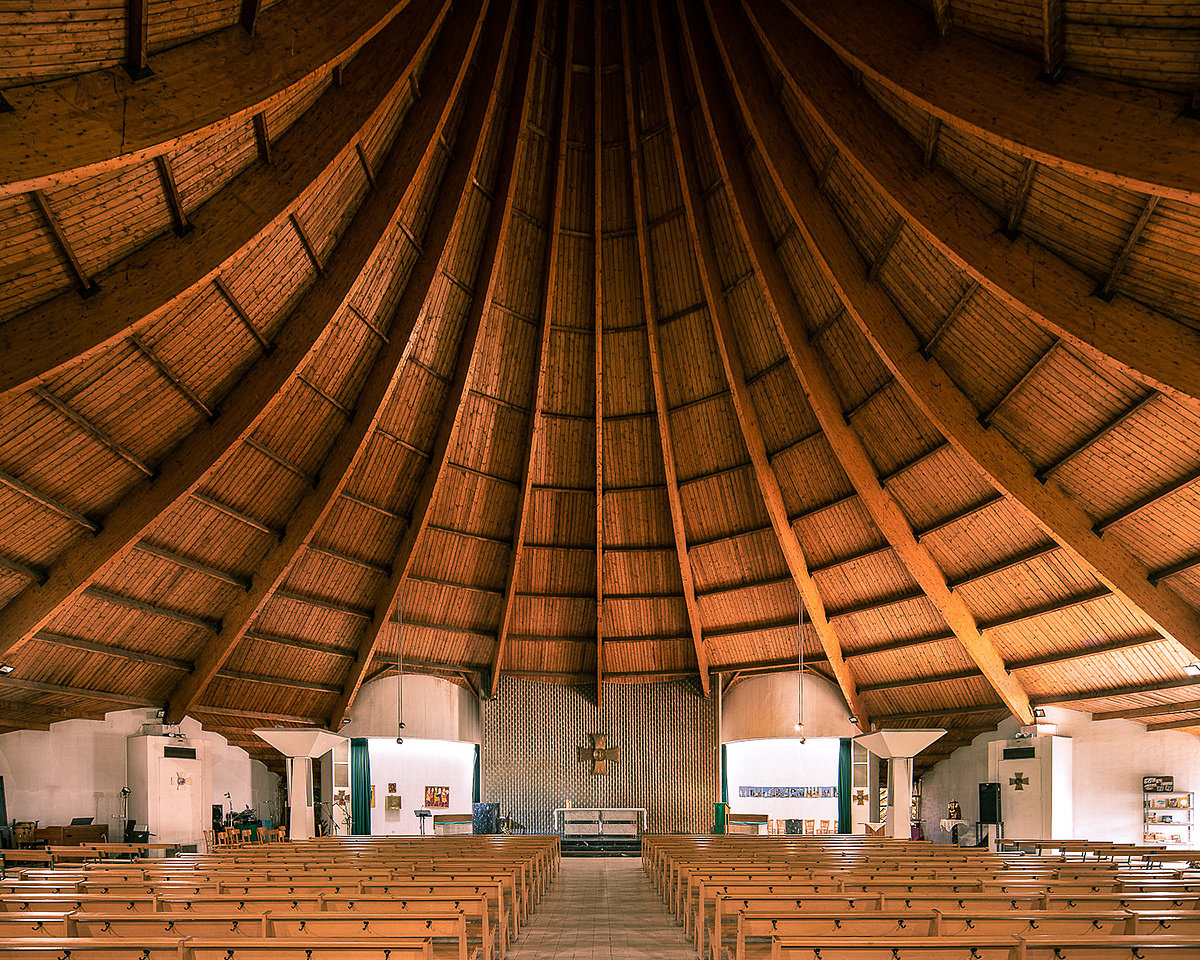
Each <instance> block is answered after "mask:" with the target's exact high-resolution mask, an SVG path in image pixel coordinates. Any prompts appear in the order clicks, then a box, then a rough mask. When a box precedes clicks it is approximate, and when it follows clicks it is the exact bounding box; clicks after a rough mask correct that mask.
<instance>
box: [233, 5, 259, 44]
mask: <svg viewBox="0 0 1200 960" xmlns="http://www.w3.org/2000/svg"><path fill="white" fill-rule="evenodd" d="M261 12H262V0H242V9H241V12H240V14H239V16H238V22H239V23H241V25H242V28H243V29H244V30H245V31H246V32H247V33H248V34H250V36H252V37H253V36H254V32H255V29H256V28H257V26H258V15H259V14H260V13H261Z"/></svg>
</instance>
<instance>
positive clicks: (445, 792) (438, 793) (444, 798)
mask: <svg viewBox="0 0 1200 960" xmlns="http://www.w3.org/2000/svg"><path fill="white" fill-rule="evenodd" d="M425 806H427V807H441V808H445V807H448V806H450V788H449V787H426V788H425Z"/></svg>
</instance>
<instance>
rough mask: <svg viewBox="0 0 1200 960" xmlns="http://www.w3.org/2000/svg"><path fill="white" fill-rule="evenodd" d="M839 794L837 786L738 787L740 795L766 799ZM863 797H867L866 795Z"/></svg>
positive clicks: (834, 795) (814, 797)
mask: <svg viewBox="0 0 1200 960" xmlns="http://www.w3.org/2000/svg"><path fill="white" fill-rule="evenodd" d="M837 795H838V789H837V787H815V786H814V787H738V796H739V797H758V798H760V799H765V800H781V799H793V800H794V799H801V800H817V799H830V798H835V797H837ZM863 799H864V800H865V799H866V797H865V795H864V798H863Z"/></svg>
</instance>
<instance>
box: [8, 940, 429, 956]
mask: <svg viewBox="0 0 1200 960" xmlns="http://www.w3.org/2000/svg"><path fill="white" fill-rule="evenodd" d="M385 951H386V956H387V957H388V960H433V946H432V944H431V942H430V941H429V940H412V939H400V938H395V939H393V938H381V939H379V940H340V939H332V940H325V939H323V940H316V939H310V938H296V939H288V938H281V937H274V938H269V939H260V938H251V937H244V938H237V939H236V940H234V941H231V940H229V939H227V938H221V939H203V940H201V939H190V938H178V937H177V938H161V937H160V938H156V939H153V940H139V941H136V945H133V944H130V943H122V942H121V941H120V940H119V939H117V938H115V937H102V938H85V937H77V938H72V939H65V940H57V941H48V940H45V941H43V940H34V939H29V940H0V957H4V958H10V957H11V958H21V960H63V958H64V957H70V958H72V960H381V958H382V957H383V956H384V955H385V953H384V952H385Z"/></svg>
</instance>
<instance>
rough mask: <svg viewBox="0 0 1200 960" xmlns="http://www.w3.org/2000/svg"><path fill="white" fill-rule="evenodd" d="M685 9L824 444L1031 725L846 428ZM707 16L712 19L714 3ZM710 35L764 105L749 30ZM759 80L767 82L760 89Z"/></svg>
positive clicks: (737, 200)
mask: <svg viewBox="0 0 1200 960" xmlns="http://www.w3.org/2000/svg"><path fill="white" fill-rule="evenodd" d="M679 7H680V17H681V20H682V22H683V25H684V31H683V32H684V37H685V39H686V40H687V48H688V51H689V53H690V55H691V56H692V69H693V74H694V76H695V80H696V86H697V89H698V90H699V100H700V105H701V107H702V108H703V112H704V115H705V119H706V121H707V123H708V125H709V126H708V129H709V133H710V135H711V137H712V141H713V145H714V148H715V152H716V155H717V162H718V164H719V165H720V166H721V168H722V175H723V179H724V181H725V184H726V188H727V189H728V190H729V191H730V194H731V206H732V209H733V212H734V219H735V221H736V223H737V226H738V228H739V232H740V233H741V235H742V239H743V241H744V242H745V244H746V247H747V249H748V250H749V251H750V255H751V259H752V261H753V263H754V267H755V270H756V272H757V273H758V274H759V276H760V277H761V278H762V281H763V285H764V287H765V288H766V291H767V301H768V303H769V304H770V305H771V312H772V314H773V316H774V319H775V323H776V325H777V326H778V328H779V332H780V336H781V338H782V340H783V342H784V344H785V345H786V347H787V352H788V355H789V358H790V360H791V362H792V366H793V368H794V369H795V371H796V375H797V377H799V379H800V383H801V384H802V385H803V387H804V392H805V394H806V395H807V396H808V399H809V402H810V403H811V405H812V408H813V412H814V413H815V414H816V417H817V419H818V421H819V422H820V424H821V429H822V430H824V432H825V437H826V438H827V439H828V441H829V444H830V446H831V447H832V448H833V450H834V453H835V454H837V457H838V460H839V461H840V462H841V465H842V468H843V469H844V470H845V471H846V474H847V476H849V478H850V481H851V483H853V485H854V488H855V490H857V491H858V495H859V497H860V498H861V499H862V501H863V503H864V504H865V505H866V507H867V510H868V511H869V512H870V514H871V517H872V519H873V520H874V521H875V523H876V525H877V526H878V527H879V529H880V531H881V532H882V533H883V535H884V536H885V537H886V538H887V541H888V543H890V544H891V545H892V548H893V549H894V550H895V551H896V553H897V555H898V556H899V557H900V559H901V560H902V561H903V563H904V565H905V566H906V567H907V568H908V571H909V573H911V574H912V576H913V579H914V580H916V581H917V583H918V584H920V586H921V589H922V590H923V591H924V592H925V595H926V596H927V597H928V598H929V600H930V601H931V602H932V603H933V605H934V606H935V607H936V608H937V610H938V612H939V613H940V614H941V616H942V619H944V620H945V621H946V623H947V624H948V625H949V626H950V628H951V630H953V632H954V635H955V636H956V637H957V638H958V641H959V642H960V643H961V644H962V645H963V648H964V649H965V650H966V651H967V653H968V654H969V655H970V656H971V659H972V660H974V661H975V663H976V664H977V665H978V667H979V669H980V670H981V671H982V672H983V674H984V676H986V677H987V679H988V682H989V683H990V684H991V685H992V687H993V688H994V689H995V690H996V692H997V693H998V694H999V695H1000V697H1001V698H1002V699H1003V700H1004V702H1005V704H1007V706H1008V708H1009V709H1010V710H1011V711H1012V713H1013V715H1014V716H1016V717H1017V718H1018V719H1020V720H1021V721H1022V722H1023V723H1031V722H1032V721H1033V711H1032V709H1031V708H1030V706H1029V696H1028V694H1026V692H1025V690H1024V689H1023V688H1022V686H1021V684H1020V682H1019V681H1018V680H1017V679H1016V678H1015V677H1013V676H1012V675H1011V674H1010V673H1008V671H1007V670H1006V669H1005V667H1004V661H1003V660H1002V659H1001V658H1000V656H999V654H997V653H996V649H995V647H994V646H992V644H991V643H990V641H988V640H987V639H986V638H985V637H983V636H982V631H981V630H980V629H979V627H978V625H977V623H976V621H975V617H974V615H973V614H972V613H971V611H970V610H969V609H968V608H967V605H966V604H965V603H964V602H963V600H962V597H961V596H960V595H959V594H957V593H954V592H952V591H951V590H950V589H949V587H948V586H947V585H946V577H945V574H943V573H942V571H941V569H940V568H939V567H938V565H937V563H936V561H935V560H934V559H933V556H932V554H930V552H929V550H928V548H927V547H925V546H924V545H922V544H921V543H920V542H919V541H918V540H917V538H916V537H915V536H913V531H912V527H911V525H910V524H909V522H908V519H907V518H906V517H905V516H904V514H903V513H902V512H901V510H900V506H899V505H898V504H897V503H896V501H895V499H894V498H893V496H892V495H891V494H890V493H889V492H888V491H887V490H886V489H885V488H884V487H883V485H882V484H881V483H880V482H879V477H878V475H877V474H876V472H875V468H874V467H873V466H872V464H871V461H870V458H869V457H868V455H867V452H866V450H865V449H864V447H863V445H862V441H861V440H860V439H859V437H858V435H857V434H855V432H854V430H853V428H852V427H851V426H850V424H849V422H848V421H849V419H850V418H849V417H846V416H844V415H843V413H842V411H841V407H840V406H839V404H838V401H837V395H836V393H835V392H834V388H833V384H832V382H831V381H830V379H829V376H828V375H827V374H826V372H825V370H824V367H823V365H822V364H821V361H820V359H819V357H818V356H817V353H816V350H815V349H814V348H813V347H812V346H811V344H810V343H809V341H808V337H807V336H806V334H805V331H804V325H803V323H802V321H801V319H800V315H799V310H798V308H797V306H796V303H795V300H794V298H793V296H792V293H791V289H790V287H789V286H788V282H787V278H786V276H785V275H784V273H783V268H782V267H781V266H780V264H779V261H778V259H777V258H776V255H775V251H774V246H773V243H772V240H771V235H770V231H769V228H768V227H767V223H766V220H765V218H764V217H763V214H762V211H761V210H760V209H759V207H758V202H757V200H756V199H755V197H754V193H753V189H752V187H751V184H750V177H749V173H748V171H747V170H746V169H745V165H744V163H743V161H742V156H741V151H740V149H739V144H738V141H737V139H736V131H735V127H734V123H733V117H732V114H731V111H730V110H729V108H728V106H727V104H726V103H725V102H724V100H723V98H722V96H721V95H720V94H719V93H718V92H717V91H716V90H715V89H714V86H715V83H716V78H717V77H718V76H719V73H718V71H719V70H720V66H721V65H720V63H719V62H718V61H717V59H716V57H715V56H712V55H709V54H708V51H703V52H700V50H699V48H698V44H699V38H700V36H701V32H700V30H699V29H697V28H698V26H699V22H698V20H697V17H698V16H700V15H699V14H698V13H697V14H696V16H688V13H687V10H686V9H685V4H684V3H683V0H680V3H679ZM709 10H710V15H712V14H713V6H712V4H711V3H710V4H709ZM712 35H713V36H714V37H718V38H720V39H719V43H720V45H721V47H722V49H723V50H725V51H726V60H725V67H726V70H727V72H728V75H729V76H731V77H738V78H739V81H738V83H739V88H740V89H741V90H742V91H743V95H744V96H745V97H746V99H747V100H752V99H753V100H758V99H761V98H762V97H763V96H765V95H766V93H767V92H768V90H769V88H768V87H767V85H766V79H765V77H764V76H763V74H762V73H761V71H757V70H756V69H755V65H754V62H753V59H752V58H751V57H750V56H749V54H750V53H751V52H752V50H751V47H750V44H749V37H748V36H747V34H746V32H745V31H744V28H741V27H739V26H738V25H735V24H734V23H732V22H731V21H730V20H729V19H728V18H726V17H724V16H722V14H721V13H716V14H715V15H713V32H712ZM756 78H757V80H759V81H761V82H756Z"/></svg>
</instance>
